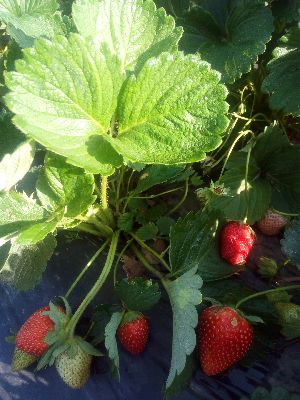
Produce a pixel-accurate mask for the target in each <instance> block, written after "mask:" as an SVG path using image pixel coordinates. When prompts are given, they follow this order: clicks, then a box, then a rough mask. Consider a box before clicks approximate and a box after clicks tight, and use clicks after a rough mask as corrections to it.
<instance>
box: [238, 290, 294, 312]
mask: <svg viewBox="0 0 300 400" xmlns="http://www.w3.org/2000/svg"><path fill="white" fill-rule="evenodd" d="M293 289H300V285H291V286H282V287H280V288H276V289H269V290H264V291H263V292H258V293H254V294H251V295H250V296H247V297H244V298H243V299H242V300H240V301H238V302H237V303H236V306H235V308H236V309H238V308H239V307H240V306H241V305H242V304H244V303H245V302H246V301H248V300H251V299H254V298H256V297H259V296H264V295H266V294H269V293H275V292H280V291H282V290H293Z"/></svg>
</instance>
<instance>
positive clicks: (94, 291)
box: [67, 231, 119, 336]
mask: <svg viewBox="0 0 300 400" xmlns="http://www.w3.org/2000/svg"><path fill="white" fill-rule="evenodd" d="M118 239H119V231H117V232H115V233H114V234H113V235H112V238H111V243H110V247H109V251H108V255H107V258H106V262H105V264H104V267H103V270H102V272H101V274H100V276H99V278H98V279H97V281H96V282H95V284H94V286H93V287H92V289H91V290H90V291H89V293H88V294H87V295H86V297H85V298H84V300H83V301H82V303H81V304H80V306H79V307H78V308H77V310H76V311H75V313H74V315H73V317H72V318H71V319H70V322H69V324H68V326H67V330H68V332H69V334H70V336H73V335H74V330H75V327H76V325H77V322H78V321H79V319H80V317H81V316H82V314H83V313H84V311H85V310H86V308H87V306H88V305H89V304H90V302H91V301H92V300H93V298H94V297H95V296H96V294H97V293H98V292H99V290H100V289H101V287H102V285H103V284H104V282H105V281H106V279H107V277H108V274H109V272H110V270H111V267H112V265H113V261H114V257H115V254H116V249H117V244H118Z"/></svg>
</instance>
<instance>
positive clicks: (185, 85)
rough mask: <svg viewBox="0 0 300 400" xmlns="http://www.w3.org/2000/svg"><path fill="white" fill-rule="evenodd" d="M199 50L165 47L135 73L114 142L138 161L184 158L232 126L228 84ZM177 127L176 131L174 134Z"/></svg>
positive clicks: (201, 152)
mask: <svg viewBox="0 0 300 400" xmlns="http://www.w3.org/2000/svg"><path fill="white" fill-rule="evenodd" d="M219 78H220V77H219V74H218V73H217V72H215V71H213V70H211V69H210V66H209V64H207V63H206V62H204V61H201V60H200V58H199V57H198V56H197V55H188V56H184V55H183V53H179V52H177V53H175V54H170V53H163V54H161V55H160V56H159V57H157V58H152V59H150V60H148V61H147V62H146V63H145V64H144V66H143V67H142V69H141V71H140V72H139V73H138V75H137V76H135V75H131V76H130V77H129V78H128V80H127V82H126V84H125V87H124V89H123V90H122V95H121V98H120V101H119V103H118V110H117V119H118V121H119V129H118V136H117V137H116V138H113V137H109V140H110V142H111V144H112V145H113V146H114V148H115V149H116V150H117V151H118V152H119V153H120V154H122V155H123V156H124V158H126V159H129V160H130V161H132V162H142V163H145V164H165V165H170V164H183V163H187V162H194V161H199V160H201V159H203V158H204V156H205V152H207V151H211V150H213V149H215V148H216V147H217V146H218V145H219V144H220V142H221V138H220V136H221V134H222V133H223V132H224V130H225V129H226V126H227V123H228V120H227V118H226V117H225V115H224V114H225V113H226V112H227V109H228V107H227V104H226V103H225V98H226V94H227V93H226V89H225V87H224V86H223V85H221V84H219ZM170 132H172V134H170Z"/></svg>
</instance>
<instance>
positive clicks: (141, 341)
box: [117, 313, 149, 354]
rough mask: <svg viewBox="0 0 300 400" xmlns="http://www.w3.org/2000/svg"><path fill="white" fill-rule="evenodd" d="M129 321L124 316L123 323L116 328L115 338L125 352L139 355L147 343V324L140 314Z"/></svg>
mask: <svg viewBox="0 0 300 400" xmlns="http://www.w3.org/2000/svg"><path fill="white" fill-rule="evenodd" d="M128 314H130V313H128ZM128 319H129V321H128ZM130 319H131V318H130V317H129V318H128V317H127V316H126V315H125V318H124V322H123V323H121V325H120V326H119V327H118V330H117V337H118V339H119V341H120V342H121V343H122V345H123V346H124V348H125V349H126V350H127V351H129V352H130V353H132V354H140V353H142V352H143V351H144V350H145V347H146V345H147V343H148V337H149V324H148V321H147V320H146V319H145V317H144V316H143V315H142V314H139V315H137V316H135V317H134V319H132V320H130Z"/></svg>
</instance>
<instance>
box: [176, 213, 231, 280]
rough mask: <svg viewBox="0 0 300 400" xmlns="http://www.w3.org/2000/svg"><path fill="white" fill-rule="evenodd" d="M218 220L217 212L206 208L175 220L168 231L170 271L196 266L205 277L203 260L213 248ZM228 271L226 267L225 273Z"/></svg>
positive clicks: (204, 262) (181, 270) (180, 270)
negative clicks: (169, 231) (174, 223)
mask: <svg viewBox="0 0 300 400" xmlns="http://www.w3.org/2000/svg"><path fill="white" fill-rule="evenodd" d="M219 222H220V221H219V219H218V214H217V213H215V212H208V211H207V210H204V211H199V212H198V213H196V214H195V213H189V214H187V216H185V217H184V218H180V219H179V220H178V221H177V223H176V225H174V226H173V228H172V229H171V233H170V253H169V254H170V264H171V267H172V272H175V273H183V272H185V271H186V270H189V269H191V268H194V267H197V268H198V270H199V273H200V275H201V277H202V274H203V275H204V279H205V278H206V270H207V269H208V268H207V266H206V261H205V260H206V258H207V257H208V254H209V253H210V252H211V251H212V249H213V248H214V245H215V242H216V235H217V228H218V225H219ZM226 267H228V266H226ZM231 272H232V269H231ZM228 273H229V271H228V268H226V272H225V275H226V274H227V275H228ZM208 275H209V269H208ZM221 276H224V275H221ZM221 276H219V277H221Z"/></svg>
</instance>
